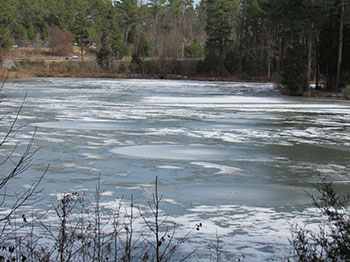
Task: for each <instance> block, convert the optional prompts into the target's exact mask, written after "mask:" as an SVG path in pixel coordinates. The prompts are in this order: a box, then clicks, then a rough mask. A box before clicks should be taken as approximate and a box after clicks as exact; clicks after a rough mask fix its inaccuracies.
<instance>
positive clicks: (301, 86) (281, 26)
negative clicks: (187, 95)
mask: <svg viewBox="0 0 350 262" xmlns="http://www.w3.org/2000/svg"><path fill="white" fill-rule="evenodd" d="M0 6H1V9H0V59H1V60H2V58H3V56H4V54H5V53H6V52H7V51H8V50H9V48H10V47H11V46H12V44H13V43H16V44H19V45H25V44H28V43H39V42H41V43H47V42H50V40H51V42H52V41H53V40H54V38H55V36H57V35H60V34H61V37H60V38H59V40H58V41H59V42H61V43H64V41H62V39H68V40H67V41H71V42H72V41H74V42H76V44H77V45H78V46H79V47H80V48H81V51H82V52H81V53H82V54H83V53H84V52H83V50H84V49H85V48H87V47H88V46H89V45H91V44H94V45H96V46H97V49H96V58H97V62H98V64H99V66H100V67H101V68H102V69H103V70H112V68H113V63H114V62H115V61H116V60H118V59H121V58H123V57H125V56H130V57H132V63H131V64H132V66H131V69H130V70H132V71H134V72H142V71H144V61H145V58H146V57H155V58H158V59H160V58H162V59H169V58H171V59H177V60H183V59H185V58H192V59H193V58H198V60H200V61H199V62H198V65H197V73H198V74H202V75H207V76H228V75H241V76H265V77H266V78H268V79H271V78H273V79H274V80H278V81H279V83H280V86H281V90H282V91H284V92H286V93H288V94H292V95H303V94H305V93H307V92H308V90H309V86H310V81H312V80H315V81H316V87H317V88H319V87H320V84H319V83H323V84H324V85H325V86H326V88H327V89H329V90H331V91H340V90H341V89H342V88H344V87H345V86H346V84H347V83H349V82H350V74H349V73H350V15H349V14H350V12H349V10H350V0H201V1H199V2H196V3H194V2H193V0H148V1H146V0H144V1H143V0H119V1H114V0H0Z"/></svg>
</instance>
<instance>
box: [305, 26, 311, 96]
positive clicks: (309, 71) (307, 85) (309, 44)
mask: <svg viewBox="0 0 350 262" xmlns="http://www.w3.org/2000/svg"><path fill="white" fill-rule="evenodd" d="M311 65H312V35H311V33H309V35H308V36H307V71H306V86H305V93H306V94H307V93H308V92H309V91H310V82H311V81H310V79H311Z"/></svg>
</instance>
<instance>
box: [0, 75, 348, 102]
mask: <svg viewBox="0 0 350 262" xmlns="http://www.w3.org/2000/svg"><path fill="white" fill-rule="evenodd" d="M0 72H1V70H0ZM1 75H3V76H6V75H7V79H24V78H40V77H52V78H55V77H56V78H65V77H67V78H114V79H166V80H188V81H213V82H214V81H216V82H220V81H221V82H249V83H274V81H272V80H269V79H268V78H264V77H238V76H229V77H210V76H196V77H188V76H183V75H172V74H164V75H162V74H120V73H114V72H74V73H59V72H35V71H28V72H25V71H21V72H16V71H8V72H7V71H5V72H4V71H2V72H1ZM305 97H320V98H336V99H343V95H342V94H341V93H339V92H330V91H328V90H315V89H314V88H310V92H309V93H308V94H306V95H305Z"/></svg>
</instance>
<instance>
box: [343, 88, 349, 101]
mask: <svg viewBox="0 0 350 262" xmlns="http://www.w3.org/2000/svg"><path fill="white" fill-rule="evenodd" d="M342 94H343V97H344V98H345V99H350V85H347V86H346V87H345V88H343V90H342Z"/></svg>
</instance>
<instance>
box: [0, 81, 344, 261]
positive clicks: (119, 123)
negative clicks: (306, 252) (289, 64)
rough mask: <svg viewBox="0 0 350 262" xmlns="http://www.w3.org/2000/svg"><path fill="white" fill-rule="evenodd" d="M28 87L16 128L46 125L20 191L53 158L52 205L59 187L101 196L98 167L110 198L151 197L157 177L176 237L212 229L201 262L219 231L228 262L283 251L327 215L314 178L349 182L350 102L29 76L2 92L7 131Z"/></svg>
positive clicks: (200, 242) (23, 134) (245, 89)
mask: <svg viewBox="0 0 350 262" xmlns="http://www.w3.org/2000/svg"><path fill="white" fill-rule="evenodd" d="M26 93H27V97H26V99H25V102H24V107H23V109H22V112H21V114H20V118H19V122H18V124H25V123H27V125H26V126H25V127H23V128H22V129H21V130H20V131H19V132H18V133H17V135H16V137H14V138H13V139H12V141H13V143H15V142H18V143H19V145H20V146H21V145H22V146H23V145H25V144H26V143H28V141H29V139H30V137H31V136H32V134H33V132H34V129H35V127H37V130H36V135H35V142H34V145H35V147H36V148H41V149H40V151H39V152H38V153H36V155H35V157H34V159H33V162H32V164H31V167H30V168H29V169H28V170H27V171H26V174H25V175H24V176H21V177H19V178H17V179H16V180H15V182H14V183H13V185H12V186H13V188H18V187H23V186H26V185H29V184H31V183H32V181H33V179H35V178H37V177H38V176H39V175H40V174H41V173H42V172H43V171H44V170H45V168H46V166H47V165H48V164H50V168H49V171H48V173H47V174H46V176H45V178H44V180H43V182H42V184H41V186H42V188H43V192H42V193H41V194H42V196H43V198H42V199H41V203H42V204H43V205H42V206H45V204H49V203H53V202H54V201H55V197H56V196H57V195H59V194H60V193H67V192H73V191H85V192H91V194H93V192H94V190H95V187H96V178H97V177H98V176H99V174H100V176H101V184H102V188H103V190H104V192H105V193H104V198H103V201H105V202H109V201H112V200H113V199H118V198H121V197H122V196H124V198H125V199H127V198H130V196H131V195H133V198H134V201H135V203H141V204H142V203H146V202H147V201H149V200H150V199H151V197H152V193H153V190H154V187H153V185H154V181H155V178H156V176H157V177H158V179H159V191H160V193H161V194H163V196H164V203H163V205H162V209H164V211H165V212H166V213H167V214H169V220H170V221H175V222H176V223H177V225H178V226H179V228H178V231H177V233H178V234H179V235H181V234H182V233H184V232H187V231H188V230H189V229H190V228H192V227H193V226H194V225H195V224H196V223H199V222H200V223H202V224H203V229H202V230H201V231H200V232H198V233H196V234H197V235H196V237H193V238H192V239H191V241H190V242H191V243H189V244H188V246H189V247H188V249H190V248H191V247H192V246H196V245H197V248H198V252H197V253H196V254H195V255H194V256H193V257H192V260H193V261H208V255H207V252H208V245H209V244H208V243H212V242H213V241H216V234H218V235H219V238H220V240H221V241H222V242H223V244H222V247H223V249H224V252H223V254H222V257H223V258H226V259H230V260H232V258H235V259H236V258H237V259H238V258H242V256H244V259H245V261H267V260H272V259H279V258H283V257H284V256H286V255H288V252H289V242H288V239H290V237H291V234H290V228H291V226H292V225H293V224H294V223H298V222H299V223H300V222H302V221H305V220H308V219H311V218H313V217H314V216H317V211H316V210H315V209H313V208H312V205H311V200H310V198H309V197H308V196H307V192H313V185H314V184H315V183H318V182H320V181H322V179H326V180H327V181H333V182H334V183H335V184H336V185H337V188H338V189H339V190H340V191H341V192H347V191H348V190H349V188H350V184H349V182H350V172H349V171H350V161H349V159H350V102H348V101H341V100H331V99H315V98H295V97H286V96H281V95H280V94H279V93H278V91H277V90H276V89H275V88H274V87H273V85H272V84H255V83H227V82H195V81H166V80H110V79H108V80H107V79H63V78H58V79H49V78H42V79H23V80H13V81H9V82H8V83H7V84H6V86H5V89H4V90H3V95H4V96H5V97H4V99H3V102H2V104H1V107H0V113H1V114H5V115H6V116H7V117H5V118H2V119H1V122H2V124H1V128H0V131H1V132H2V133H3V132H4V131H5V130H6V128H5V127H6V125H8V123H9V122H8V121H7V118H8V117H9V116H11V114H12V116H13V117H14V115H15V112H17V110H18V108H19V106H20V105H21V103H22V102H23V99H24V96H25V94H26ZM9 112H11V113H9ZM10 189H11V188H10ZM47 196H49V197H47ZM35 208H39V207H38V206H36V207H35ZM198 246H199V247H198ZM185 249H186V248H185Z"/></svg>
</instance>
